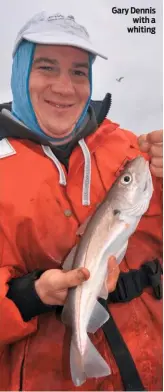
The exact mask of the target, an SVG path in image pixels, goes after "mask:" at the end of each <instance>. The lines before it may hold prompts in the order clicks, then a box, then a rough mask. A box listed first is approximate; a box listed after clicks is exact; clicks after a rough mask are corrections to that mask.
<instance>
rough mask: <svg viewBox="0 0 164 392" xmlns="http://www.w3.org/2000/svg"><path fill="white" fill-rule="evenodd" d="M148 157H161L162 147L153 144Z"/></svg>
mask: <svg viewBox="0 0 164 392" xmlns="http://www.w3.org/2000/svg"><path fill="white" fill-rule="evenodd" d="M149 155H150V156H154V157H162V156H163V146H162V145H159V146H158V145H157V144H153V145H152V146H151V147H150V150H149Z"/></svg>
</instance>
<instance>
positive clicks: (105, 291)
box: [99, 278, 109, 299]
mask: <svg viewBox="0 0 164 392" xmlns="http://www.w3.org/2000/svg"><path fill="white" fill-rule="evenodd" d="M108 294H109V293H108V287H107V278H106V279H105V281H104V283H103V285H102V288H101V291H100V294H99V297H100V298H104V299H107V298H108Z"/></svg>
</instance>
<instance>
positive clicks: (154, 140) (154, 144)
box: [138, 130, 163, 177]
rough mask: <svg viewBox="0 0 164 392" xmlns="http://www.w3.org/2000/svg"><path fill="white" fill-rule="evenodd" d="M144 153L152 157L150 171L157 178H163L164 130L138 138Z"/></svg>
mask: <svg viewBox="0 0 164 392" xmlns="http://www.w3.org/2000/svg"><path fill="white" fill-rule="evenodd" d="M138 144H139V147H140V150H141V151H142V152H147V153H148V154H149V156H150V157H151V163H150V169H151V172H152V174H154V175H155V176H156V177H163V130H159V131H153V132H150V133H148V134H146V135H141V136H139V138H138Z"/></svg>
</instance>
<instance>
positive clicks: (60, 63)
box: [0, 13, 162, 391]
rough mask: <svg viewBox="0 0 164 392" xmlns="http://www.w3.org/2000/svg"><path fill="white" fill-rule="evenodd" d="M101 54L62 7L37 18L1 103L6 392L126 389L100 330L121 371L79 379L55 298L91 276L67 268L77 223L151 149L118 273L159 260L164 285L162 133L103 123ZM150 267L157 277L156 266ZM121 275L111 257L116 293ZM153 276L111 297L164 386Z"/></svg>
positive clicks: (146, 382)
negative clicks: (7, 105)
mask: <svg viewBox="0 0 164 392" xmlns="http://www.w3.org/2000/svg"><path fill="white" fill-rule="evenodd" d="M97 55H99V56H102V57H104V58H105V56H103V55H101V54H100V52H99V51H98V50H97V49H96V48H95V47H94V46H93V45H92V44H91V41H90V39H89V35H88V33H87V31H86V29H85V28H84V27H83V26H80V25H78V24H77V23H76V21H75V20H74V18H73V17H72V16H68V17H67V18H65V17H64V16H62V15H60V14H56V15H46V14H44V13H41V14H38V15H36V16H35V17H34V18H32V19H31V20H30V21H29V22H28V23H27V24H26V25H25V26H24V28H23V29H21V31H20V33H19V34H18V37H17V40H16V43H15V48H14V52H13V67H12V80H11V87H12V93H13V102H12V110H11V112H10V111H6V110H5V109H3V110H2V111H1V115H0V136H1V139H2V140H1V142H0V143H1V147H0V157H1V158H2V159H1V162H0V178H1V193H0V227H1V231H0V255H1V261H0V263H1V264H0V266H1V274H0V287H1V289H0V298H1V301H0V314H1V325H0V369H1V373H0V389H1V390H8V391H11V390H14V391H19V390H24V391H29V390H30V391H31V390H35V391H40V390H49V391H50V390H51V391H52V390H58V391H59V390H76V389H78V390H109V391H113V390H122V389H123V388H124V386H123V381H122V379H121V376H120V372H119V367H118V365H117V363H116V361H115V360H114V357H113V355H114V354H113V351H112V350H111V348H110V346H109V345H108V342H107V340H106V338H105V336H104V333H103V330H102V329H99V330H98V331H97V332H96V333H95V334H94V335H93V343H94V345H95V346H96V347H97V349H98V351H99V352H100V353H101V355H102V356H103V357H105V360H106V362H107V363H108V364H109V365H110V367H111V370H112V373H111V375H110V376H108V377H102V378H98V379H88V380H87V381H86V383H85V384H84V385H82V386H81V387H80V388H76V387H75V386H74V384H73V383H72V380H71V376H70V368H69V343H70V334H69V331H68V329H67V328H66V327H65V326H64V325H63V324H62V323H61V319H60V314H58V306H57V305H63V304H64V302H65V299H66V296H67V293H68V290H69V288H70V287H74V286H77V285H78V284H81V283H82V282H83V281H84V280H87V279H89V271H88V270H87V269H85V268H82V269H79V270H78V269H77V270H72V271H69V272H63V271H62V264H63V262H64V260H65V258H66V256H67V255H68V254H69V252H70V251H71V249H72V248H73V246H74V245H75V244H76V243H78V241H79V235H78V228H79V226H81V225H82V224H83V223H84V222H85V221H86V219H87V218H88V217H89V216H90V215H92V214H93V213H94V211H95V210H96V207H97V205H98V204H99V203H100V202H101V201H102V200H103V198H104V197H105V194H106V192H107V190H108V189H109V188H110V187H111V185H112V184H113V182H114V181H115V179H116V177H117V176H118V175H119V172H120V170H121V169H122V168H123V166H124V165H125V163H126V161H127V160H130V159H133V158H135V157H136V156H137V155H139V154H140V153H141V152H140V150H141V151H145V152H148V154H149V155H150V156H151V170H152V174H153V182H154V194H153V198H152V201H151V204H150V207H149V210H148V211H147V213H146V214H145V215H144V217H143V218H142V219H141V222H140V225H139V227H138V228H137V230H136V232H135V233H134V235H133V236H132V237H131V239H130V241H129V246H128V250H127V253H126V257H125V258H124V260H123V261H122V262H121V265H120V269H121V271H122V273H125V272H127V274H128V271H129V270H138V271H139V272H138V271H137V272H138V273H140V272H141V271H142V274H143V271H144V268H143V267H142V266H143V265H146V268H147V270H149V268H148V267H149V266H150V270H151V268H154V266H156V267H157V269H158V281H157V284H156V286H155V289H156V291H157V289H160V269H159V266H160V262H161V257H162V256H161V255H162V253H161V244H162V234H161V231H162V230H161V217H162V212H161V179H160V177H161V176H162V147H161V143H162V133H161V131H155V132H152V133H150V134H149V135H147V136H142V137H141V138H140V140H139V143H140V150H139V147H138V143H137V139H136V136H135V135H133V134H132V133H131V132H129V131H125V130H120V129H119V127H118V125H117V124H115V123H112V122H111V121H109V120H107V119H105V118H103V119H101V123H99V124H98V123H97V118H96V114H95V112H94V109H93V106H92V105H91V93H92V64H93V62H94V60H95V57H96V56H97ZM145 156H146V155H145ZM147 158H148V156H147ZM153 260H156V262H154V261H153ZM148 261H149V264H147V263H146V262H148ZM151 272H152V274H151V275H153V277H154V279H155V277H156V275H157V273H156V271H155V274H154V273H153V270H151ZM147 274H148V272H147ZM118 276H119V270H118V267H117V266H116V260H115V258H114V257H112V258H111V259H110V260H109V277H108V290H109V293H111V292H112V291H113V290H115V288H116V284H117V280H118ZM121 276H123V275H121ZM126 276H130V275H126ZM145 276H147V275H145ZM156 278H157V277H156ZM152 281H153V279H152V280H151V279H149V281H148V283H147V284H146V286H145V288H144V290H141V292H140V293H139V294H140V296H138V297H137V295H134V296H133V298H134V299H133V300H132V301H130V299H132V298H129V302H128V301H127V302H124V301H123V300H122V299H121V300H120V301H119V300H117V303H115V301H114V300H112V296H111V297H110V295H111V294H109V300H110V304H109V310H110V312H111V315H112V316H113V318H114V320H115V322H116V325H117V327H118V330H119V331H120V333H121V335H122V336H123V339H124V341H125V343H126V345H127V347H128V350H129V352H130V353H131V356H132V358H133V360H134V363H135V365H136V368H137V371H138V373H139V376H140V377H141V380H142V382H143V386H144V388H145V389H147V390H162V381H161V380H162V364H161V362H162V359H161V358H162V357H161V319H162V311H161V300H160V298H161V296H160V295H156V297H155V294H156V291H154V286H153V283H152ZM147 286H148V287H147ZM151 286H152V287H153V288H152V287H151ZM142 291H143V293H142ZM154 292H155V294H154ZM114 293H115V291H114ZM133 294H134V293H133ZM135 297H136V298H135ZM112 316H111V317H112Z"/></svg>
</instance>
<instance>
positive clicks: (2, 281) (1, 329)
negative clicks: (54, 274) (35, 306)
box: [0, 227, 37, 345]
mask: <svg viewBox="0 0 164 392" xmlns="http://www.w3.org/2000/svg"><path fill="white" fill-rule="evenodd" d="M26 273H27V271H26V268H25V265H24V263H23V260H22V259H21V257H20V255H19V254H18V252H17V250H16V248H14V247H13V246H12V244H9V242H8V240H7V238H6V237H5V233H4V232H3V229H2V228H1V227H0V345H4V344H10V343H13V342H15V341H17V340H19V339H22V338H24V337H25V336H27V335H29V334H32V333H34V332H35V331H36V330H37V317H35V318H33V319H31V320H30V321H28V322H25V321H24V320H23V318H22V316H21V313H20V311H19V309H18V307H17V306H16V304H15V303H14V302H13V301H12V300H11V299H9V298H8V297H7V293H8V289H9V282H10V281H11V280H12V279H14V278H18V277H20V276H23V275H25V274H26Z"/></svg>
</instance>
